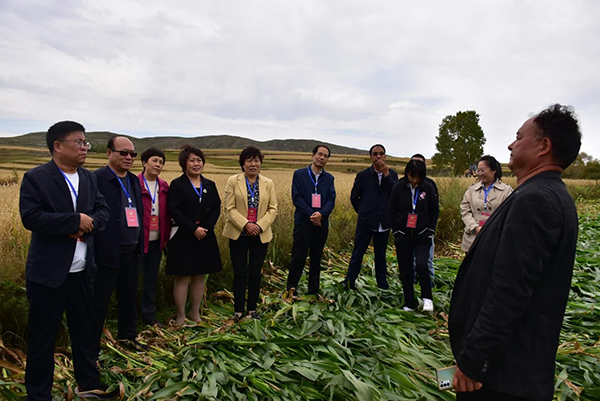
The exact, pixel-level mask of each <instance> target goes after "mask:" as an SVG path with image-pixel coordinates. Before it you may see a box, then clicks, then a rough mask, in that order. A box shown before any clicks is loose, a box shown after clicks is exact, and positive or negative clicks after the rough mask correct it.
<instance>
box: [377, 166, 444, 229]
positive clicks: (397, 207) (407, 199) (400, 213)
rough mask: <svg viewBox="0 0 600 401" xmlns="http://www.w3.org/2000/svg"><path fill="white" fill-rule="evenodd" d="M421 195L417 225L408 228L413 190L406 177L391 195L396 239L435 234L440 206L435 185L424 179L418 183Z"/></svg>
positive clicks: (391, 214) (418, 201)
mask: <svg viewBox="0 0 600 401" xmlns="http://www.w3.org/2000/svg"><path fill="white" fill-rule="evenodd" d="M417 189H418V190H419V197H418V199H417V207H416V209H415V213H417V216H418V217H417V226H416V228H406V222H407V220H408V214H409V213H412V192H411V190H410V184H409V183H408V179H407V178H406V177H402V178H401V179H400V180H399V181H398V182H397V183H396V185H394V188H393V189H392V194H391V195H390V204H389V211H390V217H391V219H392V229H393V232H394V236H395V237H396V240H404V239H406V240H408V239H411V238H420V237H423V236H429V235H432V234H435V228H436V226H437V220H438V216H439V215H440V206H439V201H438V195H437V191H436V190H435V187H434V186H433V185H432V184H431V183H430V182H429V181H427V179H425V180H422V181H421V182H420V183H419V185H417Z"/></svg>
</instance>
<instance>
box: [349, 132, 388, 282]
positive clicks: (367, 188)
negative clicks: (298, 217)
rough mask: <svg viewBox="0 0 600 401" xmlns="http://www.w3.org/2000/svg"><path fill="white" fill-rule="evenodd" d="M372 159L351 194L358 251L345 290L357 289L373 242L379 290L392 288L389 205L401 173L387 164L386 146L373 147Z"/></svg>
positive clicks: (360, 174)
mask: <svg viewBox="0 0 600 401" xmlns="http://www.w3.org/2000/svg"><path fill="white" fill-rule="evenodd" d="M369 157H370V158H371V162H372V163H373V164H372V165H371V167H369V168H367V169H365V170H363V171H360V172H359V173H358V174H356V179H355V180H354V185H353V186H352V191H351V192H350V202H352V207H354V210H355V211H356V213H358V221H357V223H356V235H355V237H354V251H353V252H352V257H351V258H350V263H349V264H348V274H347V275H346V278H345V280H344V287H346V288H348V287H349V288H351V289H356V286H355V281H356V278H357V277H358V275H359V273H360V267H361V264H362V260H363V256H364V254H365V252H366V251H367V247H368V246H369V243H370V242H371V238H373V247H374V251H375V278H376V280H377V286H378V287H379V288H382V289H386V288H389V284H388V282H387V267H386V258H385V251H386V249H387V244H388V239H389V236H390V228H391V227H392V221H391V219H390V214H389V211H388V203H389V199H390V194H391V192H392V188H393V187H394V184H395V183H396V182H398V173H396V172H395V171H394V170H392V169H391V168H389V167H388V166H387V164H385V147H384V146H383V145H381V144H377V145H373V146H371V149H369Z"/></svg>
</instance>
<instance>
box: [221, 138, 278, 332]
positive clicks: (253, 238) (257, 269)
mask: <svg viewBox="0 0 600 401" xmlns="http://www.w3.org/2000/svg"><path fill="white" fill-rule="evenodd" d="M262 160H263V155H262V153H261V151H260V150H259V149H258V148H257V147H255V146H247V147H246V148H244V150H242V152H241V153H240V159H239V162H240V167H241V168H242V173H240V174H237V175H234V176H232V177H229V179H228V180H227V186H226V187H225V202H224V205H225V216H226V218H227V220H226V221H225V226H224V227H223V235H224V236H225V237H227V238H229V252H230V254H231V264H232V265H233V297H234V308H235V314H234V316H233V320H234V321H235V322H238V321H239V320H240V319H241V318H242V315H243V313H244V306H247V308H248V309H247V310H248V315H249V316H250V317H251V318H253V319H260V316H259V315H258V314H257V313H256V304H257V303H258V297H259V294H260V281H261V278H262V275H261V269H262V265H263V263H264V261H265V256H266V255H267V248H268V247H269V241H271V239H272V238H273V233H272V231H271V224H273V221H274V220H275V216H276V215H277V199H276V197H275V187H274V185H273V181H271V180H270V179H268V178H266V177H263V176H262V175H259V173H260V166H261V163H262ZM246 287H247V288H248V303H247V305H245V304H246Z"/></svg>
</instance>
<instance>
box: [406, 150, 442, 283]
mask: <svg viewBox="0 0 600 401" xmlns="http://www.w3.org/2000/svg"><path fill="white" fill-rule="evenodd" d="M410 160H419V161H422V162H423V163H424V164H427V162H426V161H425V156H423V155H422V154H420V153H415V154H414V155H412V156H411V158H410ZM425 181H427V182H428V183H430V184H431V185H433V189H434V190H435V197H436V198H438V204H439V200H440V199H439V198H440V196H439V192H438V188H437V185H435V181H433V180H432V179H431V178H430V177H425ZM434 247H435V239H434V238H431V248H430V249H429V259H427V267H428V268H429V277H430V278H431V285H432V286H433V278H434V276H435V268H434V267H433V253H434ZM414 268H415V282H416V279H417V276H416V274H417V273H416V272H417V262H416V259H415V265H414Z"/></svg>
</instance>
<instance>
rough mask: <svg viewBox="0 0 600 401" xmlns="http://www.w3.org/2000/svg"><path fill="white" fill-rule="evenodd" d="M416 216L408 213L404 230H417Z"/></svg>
mask: <svg viewBox="0 0 600 401" xmlns="http://www.w3.org/2000/svg"><path fill="white" fill-rule="evenodd" d="M417 217H418V216H417V214H416V213H409V214H408V219H406V228H417Z"/></svg>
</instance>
